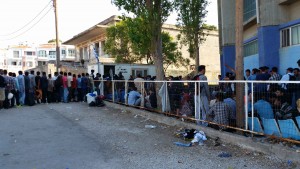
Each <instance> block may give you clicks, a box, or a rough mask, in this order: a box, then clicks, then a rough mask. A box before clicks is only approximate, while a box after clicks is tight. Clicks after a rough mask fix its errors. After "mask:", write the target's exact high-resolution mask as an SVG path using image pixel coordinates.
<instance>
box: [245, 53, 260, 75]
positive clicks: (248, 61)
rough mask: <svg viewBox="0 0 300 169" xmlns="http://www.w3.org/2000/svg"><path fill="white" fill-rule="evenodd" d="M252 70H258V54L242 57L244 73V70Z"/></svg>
mask: <svg viewBox="0 0 300 169" xmlns="http://www.w3.org/2000/svg"><path fill="white" fill-rule="evenodd" d="M253 68H259V55H258V54H256V55H251V56H247V57H244V71H245V70H246V69H250V70H252V69H253Z"/></svg>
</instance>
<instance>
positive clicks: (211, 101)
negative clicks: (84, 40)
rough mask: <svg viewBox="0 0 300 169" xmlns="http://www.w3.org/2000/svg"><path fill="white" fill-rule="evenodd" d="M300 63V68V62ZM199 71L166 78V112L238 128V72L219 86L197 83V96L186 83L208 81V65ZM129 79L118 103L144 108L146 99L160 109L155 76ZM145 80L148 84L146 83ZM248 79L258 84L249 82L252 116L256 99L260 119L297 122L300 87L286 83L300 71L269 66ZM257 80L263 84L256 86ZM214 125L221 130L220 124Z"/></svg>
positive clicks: (148, 105)
mask: <svg viewBox="0 0 300 169" xmlns="http://www.w3.org/2000/svg"><path fill="white" fill-rule="evenodd" d="M298 64H299V67H300V60H299V61H298ZM198 71H199V74H198V75H197V76H195V77H186V78H182V77H181V76H179V77H172V76H170V77H166V79H165V80H166V82H168V83H167V84H166V86H164V85H163V86H162V87H161V88H160V90H159V91H158V92H159V93H158V94H159V96H160V97H161V98H162V99H161V100H162V107H163V108H162V110H163V111H164V112H169V113H172V114H174V115H177V116H183V117H185V116H193V117H195V118H196V119H201V120H202V121H212V122H214V123H216V124H221V125H223V126H227V125H230V126H232V127H235V126H236V97H235V92H236V83H234V82H233V81H234V80H235V72H234V70H232V72H228V73H226V75H225V77H224V78H223V79H221V78H220V81H222V82H221V83H219V85H215V86H211V85H210V86H209V85H208V83H206V82H201V83H200V84H198V83H196V85H199V86H197V87H196V94H195V83H194V82H187V83H185V82H184V81H191V80H192V81H199V80H201V81H206V80H207V78H206V76H205V71H206V70H205V66H203V65H201V66H200V67H199V68H198ZM129 80H132V81H133V82H131V83H129V90H128V96H124V95H125V87H124V85H120V86H119V87H117V92H116V93H115V94H116V95H117V96H116V99H115V100H117V102H118V101H119V102H122V103H125V99H124V98H126V97H128V105H132V106H140V105H141V100H142V98H144V100H145V101H144V105H143V106H144V107H146V108H150V109H151V108H157V98H156V89H155V83H154V82H153V83H151V82H149V81H152V80H153V81H154V80H155V77H151V76H147V77H144V78H143V77H141V76H140V75H138V76H137V77H136V78H133V77H131V78H130V79H129ZM145 80H146V81H148V82H145V83H142V82H143V81H145ZM245 80H249V81H254V83H250V82H249V83H248V94H249V95H248V103H245V104H248V110H249V117H251V116H252V114H251V113H252V99H253V101H254V104H253V109H254V116H255V117H258V118H259V119H263V118H267V119H270V118H272V119H276V120H286V119H293V120H295V117H297V116H300V84H296V83H290V84H289V83H284V82H283V81H295V82H296V81H300V72H299V68H288V69H286V74H284V75H282V76H281V75H280V74H279V73H278V68H277V67H273V68H272V69H271V70H270V71H269V68H268V67H267V66H263V67H260V68H259V69H253V70H252V72H251V71H250V70H249V69H247V70H246V71H245ZM169 81H170V82H169ZM177 81H178V82H177ZM226 81H228V82H226ZM255 81H260V82H259V83H258V82H257V83H255ZM263 81H266V82H263ZM269 81H278V83H275V82H273V83H270V82H269ZM280 81H281V82H280ZM142 84H144V93H143V94H142V92H141V85H142ZM252 84H253V87H252ZM252 88H253V91H252ZM166 91H167V97H168V98H164V97H165V96H166ZM245 93H247V92H245ZM252 93H253V98H252ZM118 99H119V100H118ZM166 99H168V101H166ZM195 105H196V113H195ZM295 122H296V120H295ZM199 124H202V125H206V126H207V125H209V124H208V123H206V122H199ZM210 126H212V127H214V128H220V127H219V125H210ZM221 128H226V127H221Z"/></svg>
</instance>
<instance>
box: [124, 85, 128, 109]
mask: <svg viewBox="0 0 300 169" xmlns="http://www.w3.org/2000/svg"><path fill="white" fill-rule="evenodd" d="M124 97H125V104H126V105H128V80H125V96H124Z"/></svg>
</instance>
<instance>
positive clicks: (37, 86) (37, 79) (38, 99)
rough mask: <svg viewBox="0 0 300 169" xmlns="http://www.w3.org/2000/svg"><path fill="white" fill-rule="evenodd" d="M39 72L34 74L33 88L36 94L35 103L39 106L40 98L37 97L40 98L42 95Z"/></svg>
mask: <svg viewBox="0 0 300 169" xmlns="http://www.w3.org/2000/svg"><path fill="white" fill-rule="evenodd" d="M40 75H41V72H39V71H38V72H36V76H35V78H34V79H35V85H36V87H35V92H36V94H35V96H36V102H37V103H38V104H40V99H42V98H40V97H38V96H40V95H43V93H42V90H41V76H40Z"/></svg>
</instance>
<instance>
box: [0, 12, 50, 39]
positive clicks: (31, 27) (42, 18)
mask: <svg viewBox="0 0 300 169" xmlns="http://www.w3.org/2000/svg"><path fill="white" fill-rule="evenodd" d="M52 9H53V7H51V8H50V9H49V10H48V11H47V12H46V13H45V14H44V15H43V16H42V17H41V18H40V19H39V20H38V21H37V22H35V23H34V24H33V25H32V26H31V27H29V28H28V29H26V30H25V31H24V32H22V33H20V34H18V35H16V36H14V37H12V38H8V39H2V40H0V41H8V40H12V39H15V38H17V37H19V36H22V35H24V34H25V33H27V32H28V31H30V30H31V29H32V28H33V27H34V26H36V25H37V24H38V23H39V22H40V21H41V20H42V19H43V18H44V17H45V16H46V15H47V14H48V13H49V12H50V11H51V10H52Z"/></svg>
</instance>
